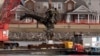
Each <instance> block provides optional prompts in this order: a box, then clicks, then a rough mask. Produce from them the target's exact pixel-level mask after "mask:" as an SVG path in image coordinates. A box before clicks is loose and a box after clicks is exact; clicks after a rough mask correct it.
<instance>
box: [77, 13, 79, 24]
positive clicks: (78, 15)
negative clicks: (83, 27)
mask: <svg viewBox="0 0 100 56" xmlns="http://www.w3.org/2000/svg"><path fill="white" fill-rule="evenodd" d="M77 22H78V23H80V15H79V14H78V20H77Z"/></svg>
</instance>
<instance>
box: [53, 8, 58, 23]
mask: <svg viewBox="0 0 100 56" xmlns="http://www.w3.org/2000/svg"><path fill="white" fill-rule="evenodd" d="M53 14H54V19H55V23H57V17H58V14H59V13H58V10H57V8H54V11H53Z"/></svg>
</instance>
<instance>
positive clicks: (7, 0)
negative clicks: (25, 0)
mask: <svg viewBox="0 0 100 56" xmlns="http://www.w3.org/2000/svg"><path fill="white" fill-rule="evenodd" d="M19 4H20V0H2V6H1V11H0V41H6V40H8V30H9V23H10V22H11V19H13V18H12V16H13V15H12V12H11V10H12V9H13V8H14V7H16V6H17V5H19ZM13 13H14V12H13Z"/></svg>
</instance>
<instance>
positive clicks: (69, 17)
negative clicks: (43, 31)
mask: <svg viewBox="0 0 100 56" xmlns="http://www.w3.org/2000/svg"><path fill="white" fill-rule="evenodd" d="M70 19H71V15H70V14H68V15H67V19H66V22H67V23H70Z"/></svg>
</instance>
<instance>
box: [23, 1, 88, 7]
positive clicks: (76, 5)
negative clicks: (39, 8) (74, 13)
mask: <svg viewBox="0 0 100 56" xmlns="http://www.w3.org/2000/svg"><path fill="white" fill-rule="evenodd" d="M21 1H22V3H23V4H24V2H25V1H26V0H21ZM33 1H35V2H48V1H49V0H33ZM65 1H67V0H52V2H63V3H64V2H65ZM74 1H75V2H76V4H75V9H76V8H78V7H79V6H81V5H84V6H86V7H87V8H88V6H87V5H86V3H85V1H84V0H74Z"/></svg>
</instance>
